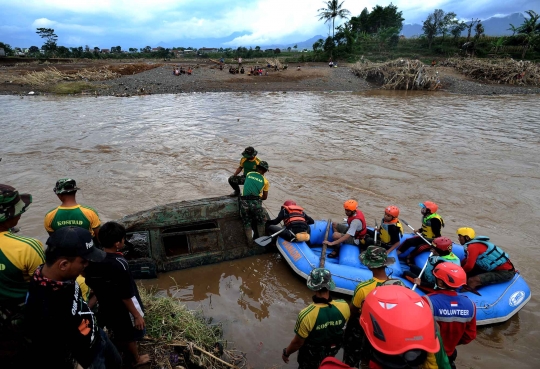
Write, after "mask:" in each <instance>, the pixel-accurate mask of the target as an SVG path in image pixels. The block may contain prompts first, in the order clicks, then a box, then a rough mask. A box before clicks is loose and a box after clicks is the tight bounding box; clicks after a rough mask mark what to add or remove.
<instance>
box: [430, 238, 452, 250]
mask: <svg viewBox="0 0 540 369" xmlns="http://www.w3.org/2000/svg"><path fill="white" fill-rule="evenodd" d="M432 243H433V247H435V248H436V249H439V250H442V251H452V240H451V239H449V238H448V237H437V238H436V239H434V240H433V241H432Z"/></svg>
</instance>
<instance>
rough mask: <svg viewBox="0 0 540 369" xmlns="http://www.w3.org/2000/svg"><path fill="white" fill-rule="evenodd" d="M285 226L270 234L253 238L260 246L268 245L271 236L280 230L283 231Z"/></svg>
mask: <svg viewBox="0 0 540 369" xmlns="http://www.w3.org/2000/svg"><path fill="white" fill-rule="evenodd" d="M286 229H287V228H282V229H281V230H280V231H279V232H276V233H274V234H272V235H270V236H263V237H259V238H257V239H255V243H256V244H257V245H259V246H261V247H265V246H268V245H269V244H270V242H272V238H274V237H275V236H277V235H278V234H280V233H281V232H283V231H285V230H286Z"/></svg>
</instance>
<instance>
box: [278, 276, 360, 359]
mask: <svg viewBox="0 0 540 369" xmlns="http://www.w3.org/2000/svg"><path fill="white" fill-rule="evenodd" d="M307 286H308V288H309V289H310V290H312V291H315V295H314V296H313V303H312V304H310V305H309V306H308V307H306V308H305V309H303V310H302V311H300V314H298V319H297V320H296V325H295V327H294V333H295V334H294V337H293V339H292V340H291V342H290V343H289V345H288V346H287V347H285V348H284V349H283V351H282V352H281V359H282V360H283V362H285V363H288V362H289V356H290V355H292V354H293V353H295V352H296V351H298V358H297V361H298V369H317V368H318V367H319V365H320V364H321V361H323V359H324V358H326V357H328V356H336V354H337V353H338V351H339V349H340V348H341V346H342V343H343V327H344V326H345V323H347V321H348V320H349V317H350V315H351V312H350V310H349V304H347V302H345V300H333V299H332V296H331V295H330V291H332V290H333V289H334V288H336V284H335V283H334V281H333V280H332V274H331V273H330V271H329V270H328V269H324V268H315V269H313V270H312V271H311V273H310V274H309V277H308V279H307Z"/></svg>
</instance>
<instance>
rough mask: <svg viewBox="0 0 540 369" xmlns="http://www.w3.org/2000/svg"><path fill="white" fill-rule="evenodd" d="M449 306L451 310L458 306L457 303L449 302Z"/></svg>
mask: <svg viewBox="0 0 540 369" xmlns="http://www.w3.org/2000/svg"><path fill="white" fill-rule="evenodd" d="M450 306H452V307H453V308H455V307H457V306H458V303H457V301H450Z"/></svg>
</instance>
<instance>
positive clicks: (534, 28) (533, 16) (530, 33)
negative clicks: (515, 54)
mask: <svg viewBox="0 0 540 369" xmlns="http://www.w3.org/2000/svg"><path fill="white" fill-rule="evenodd" d="M525 13H527V15H528V16H529V17H530V18H529V19H527V18H525V20H524V21H523V24H522V25H521V26H519V28H518V34H519V35H522V36H523V52H522V54H521V59H524V58H525V54H526V53H527V50H528V49H529V48H530V47H531V45H534V44H536V43H537V42H539V41H540V23H539V22H538V21H539V19H540V14H537V13H536V12H535V11H534V10H527V11H526V12H525Z"/></svg>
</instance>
